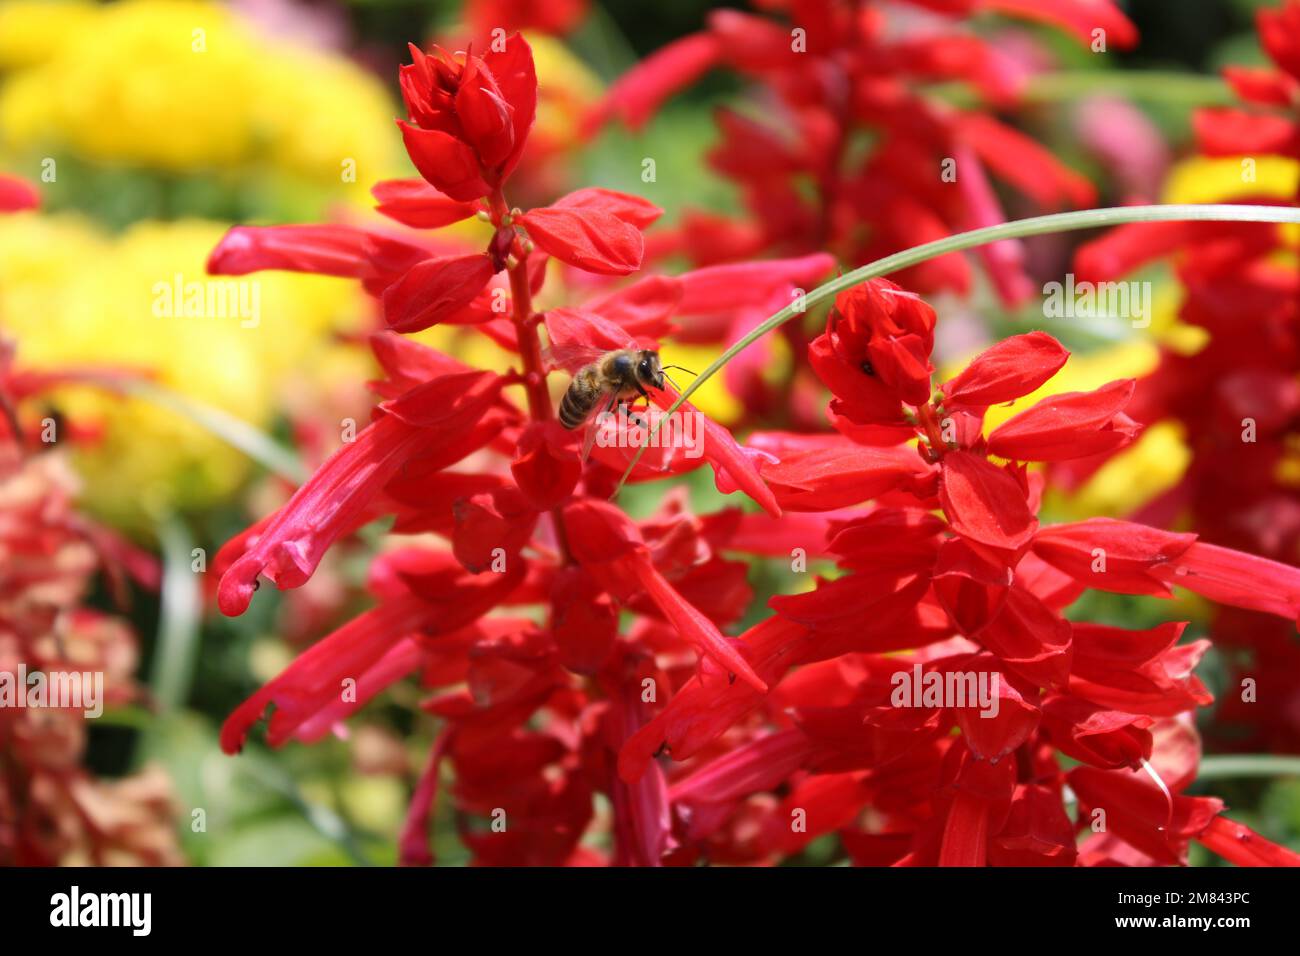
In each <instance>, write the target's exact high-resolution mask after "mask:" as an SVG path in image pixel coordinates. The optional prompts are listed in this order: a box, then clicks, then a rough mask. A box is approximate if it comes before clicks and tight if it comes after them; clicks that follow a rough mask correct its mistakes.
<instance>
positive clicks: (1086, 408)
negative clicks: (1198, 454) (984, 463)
mask: <svg viewBox="0 0 1300 956" xmlns="http://www.w3.org/2000/svg"><path fill="white" fill-rule="evenodd" d="M1135 385H1136V382H1135V381H1134V380H1133V379H1131V378H1130V379H1124V380H1122V381H1118V382H1111V383H1110V384H1108V385H1103V386H1102V387H1101V388H1098V389H1096V390H1095V391H1091V392H1063V393H1061V394H1059V395H1051V396H1048V397H1047V398H1045V399H1043V400H1042V401H1040V402H1038V403H1037V404H1035V405H1034V406H1033V407H1032V408H1028V409H1026V410H1025V411H1023V412H1021V413H1020V414H1018V415H1016V416H1014V417H1012V418H1011V419H1009V420H1008V421H1006V422H1004V423H1003V424H1001V425H999V426H998V427H997V428H996V429H994V430H993V433H992V434H991V435H989V441H988V449H989V453H990V454H994V455H998V456H1000V457H1002V458H1014V459H1017V460H1019V461H1067V460H1069V459H1071V458H1086V457H1088V456H1089V455H1097V454H1101V453H1102V452H1109V451H1114V450H1116V449H1119V448H1123V447H1124V446H1125V445H1127V444H1129V443H1130V442H1132V441H1133V439H1134V438H1135V437H1136V435H1137V431H1138V426H1137V424H1136V423H1135V422H1134V421H1133V420H1132V419H1130V418H1128V417H1127V416H1126V415H1123V414H1121V412H1122V410H1123V409H1124V408H1125V407H1127V406H1128V403H1129V399H1131V398H1132V397H1133V389H1134V387H1135Z"/></svg>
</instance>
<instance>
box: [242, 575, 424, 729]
mask: <svg viewBox="0 0 1300 956" xmlns="http://www.w3.org/2000/svg"><path fill="white" fill-rule="evenodd" d="M437 613H438V612H437V608H434V607H431V606H430V605H428V604H426V603H425V602H423V601H420V600H418V599H417V598H414V597H406V598H399V599H396V600H393V601H388V602H385V603H384V604H381V605H380V606H378V607H376V608H373V609H372V610H369V611H366V612H365V613H364V614H362V615H360V616H358V617H355V618H353V619H352V620H351V621H349V622H348V623H346V624H344V625H343V626H342V627H341V628H339V629H338V630H337V631H335V632H334V633H332V634H330V635H328V636H327V637H324V638H322V639H321V640H320V641H318V642H317V643H315V644H313V645H312V646H311V647H309V648H308V649H307V650H306V651H304V652H303V653H302V654H300V655H299V656H298V657H297V658H296V659H295V660H294V661H293V663H292V664H290V665H289V666H288V667H287V668H285V669H284V670H283V671H282V672H281V673H280V674H279V675H278V676H277V677H275V679H273V680H272V681H271V682H270V683H268V684H267V685H266V686H265V687H263V688H262V689H261V690H259V691H258V692H257V693H255V694H254V695H253V696H252V697H250V698H248V700H246V701H244V702H243V703H242V704H240V705H239V707H237V708H236V709H235V710H234V712H232V713H231V715H230V716H229V717H227V718H226V722H225V723H224V724H222V726H221V749H222V750H224V751H225V752H226V753H238V752H239V751H240V749H242V748H243V746H244V740H245V738H246V737H247V736H248V730H249V728H250V727H252V726H253V724H255V723H257V722H258V721H259V720H261V718H262V713H263V712H264V711H265V710H266V705H267V704H270V703H274V704H275V705H276V709H275V712H274V713H273V714H272V715H271V723H270V728H269V730H268V733H267V740H268V742H269V743H270V744H271V746H273V747H277V746H279V745H280V744H282V743H284V742H285V741H287V740H288V739H289V738H290V737H291V736H292V735H293V734H294V732H295V731H296V730H298V728H299V727H300V726H301V725H302V724H304V723H305V722H307V721H308V720H309V719H310V718H312V717H313V716H314V715H316V714H317V713H319V712H320V711H322V710H324V709H326V708H329V707H331V706H333V705H334V704H335V703H336V702H337V701H338V700H339V699H340V697H341V695H342V693H343V690H344V686H343V681H344V680H345V679H348V678H351V679H353V680H356V679H357V678H359V677H361V676H362V675H364V674H365V673H366V672H367V671H368V670H370V668H371V667H372V666H373V665H375V663H376V662H378V661H379V660H381V659H382V658H383V656H384V655H385V654H386V653H387V652H388V651H389V649H390V648H392V647H393V646H394V645H396V644H397V643H398V642H399V641H401V640H402V639H403V638H404V637H406V636H407V635H409V634H411V633H412V632H413V631H416V630H419V629H420V628H422V627H425V626H426V625H428V624H429V623H430V622H431V621H432V619H433V618H434V617H435V616H436V614H437Z"/></svg>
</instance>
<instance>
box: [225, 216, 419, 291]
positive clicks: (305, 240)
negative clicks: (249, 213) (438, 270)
mask: <svg viewBox="0 0 1300 956" xmlns="http://www.w3.org/2000/svg"><path fill="white" fill-rule="evenodd" d="M431 254H432V253H431V252H430V250H429V249H428V248H426V247H424V246H419V245H416V244H415V243H411V242H405V241H403V240H400V239H393V238H391V237H389V236H385V235H382V234H380V233H375V232H368V231H366V230H364V229H354V228H352V227H351V226H234V227H232V228H231V229H230V231H229V232H227V233H226V234H225V236H223V237H222V239H221V241H220V242H219V243H217V246H216V248H215V249H213V250H212V253H211V254H210V255H209V256H208V273H209V274H211V275H245V274H247V273H249V272H260V271H261V270H263V269H283V270H285V271H288V272H309V273H314V274H317V275H327V276H343V277H345V278H349V279H366V280H379V281H380V282H381V284H382V285H386V284H387V283H388V282H390V281H392V279H395V278H397V276H399V275H400V274H401V273H403V272H405V271H406V270H407V269H409V268H410V267H411V266H413V265H415V264H416V263H417V262H419V261H421V260H422V259H427V258H429V256H430V255H431Z"/></svg>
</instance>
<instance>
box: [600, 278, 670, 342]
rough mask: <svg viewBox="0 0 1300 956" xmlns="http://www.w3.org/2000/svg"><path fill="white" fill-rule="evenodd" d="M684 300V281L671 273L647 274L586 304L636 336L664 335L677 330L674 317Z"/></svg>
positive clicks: (647, 337)
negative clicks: (661, 274)
mask: <svg viewBox="0 0 1300 956" xmlns="http://www.w3.org/2000/svg"><path fill="white" fill-rule="evenodd" d="M681 300H682V283H681V282H680V281H679V280H678V279H675V278H672V277H671V276H647V277H646V278H644V279H640V280H638V281H636V282H634V283H632V284H631V285H629V286H624V287H623V288H621V289H617V290H615V291H614V292H612V293H610V294H609V295H607V296H604V297H602V298H597V299H593V300H592V301H590V302H588V303H587V305H586V306H585V308H586V309H587V310H588V311H590V312H593V313H595V314H596V315H598V316H601V317H602V318H604V319H607V320H608V321H610V322H614V323H616V324H617V325H618V326H620V327H621V328H622V329H623V330H624V331H625V332H627V334H628V335H630V336H632V338H634V339H662V338H665V337H666V336H667V335H668V334H669V333H670V332H672V331H673V324H672V322H671V321H670V320H671V318H672V315H673V313H674V312H675V311H676V310H677V306H678V303H680V302H681Z"/></svg>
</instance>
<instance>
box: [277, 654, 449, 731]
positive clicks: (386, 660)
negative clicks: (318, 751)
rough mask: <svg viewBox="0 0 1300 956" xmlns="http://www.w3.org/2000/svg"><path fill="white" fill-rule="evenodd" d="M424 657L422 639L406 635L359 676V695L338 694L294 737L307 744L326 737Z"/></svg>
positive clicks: (408, 671)
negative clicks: (337, 725)
mask: <svg viewBox="0 0 1300 956" xmlns="http://www.w3.org/2000/svg"><path fill="white" fill-rule="evenodd" d="M423 660H424V649H423V648H421V646H420V645H419V643H418V642H417V641H416V640H415V639H414V638H410V637H408V638H403V639H402V640H401V641H399V642H398V643H397V644H395V645H393V646H392V647H390V648H389V649H388V650H387V652H385V653H384V656H383V657H381V658H380V659H379V660H377V661H375V663H373V664H371V665H370V666H369V667H368V668H366V670H365V672H364V673H362V674H360V675H358V676H356V677H355V680H356V682H357V683H356V688H355V691H356V693H355V697H352V696H349V697H347V698H345V697H344V696H343V694H341V693H340V694H337V695H335V699H334V700H332V701H331V702H330V703H329V704H327V705H326V706H325V707H323V708H321V709H320V710H319V711H317V712H316V713H315V714H314V715H312V716H311V717H310V718H308V719H307V720H304V721H303V722H302V724H301V726H299V727H298V729H297V731H296V732H295V733H294V735H293V737H294V739H295V740H297V741H300V742H301V743H305V744H310V743H315V742H316V741H318V740H320V739H322V738H323V737H324V736H325V735H326V734H328V733H329V732H330V730H331V729H333V727H334V726H335V725H336V724H339V723H341V722H342V721H344V720H346V719H347V718H348V717H350V716H352V715H353V714H355V713H356V712H357V711H358V710H360V709H361V708H362V707H364V706H365V705H366V704H367V703H368V702H369V701H371V700H372V699H373V698H374V697H375V695H377V694H378V693H379V692H380V691H383V690H385V689H386V688H388V687H390V686H392V685H393V684H395V683H397V682H398V681H399V680H401V679H402V678H403V677H405V676H406V675H407V674H410V673H411V672H412V671H414V670H415V669H416V668H417V667H419V666H420V664H421V662H422V661H423Z"/></svg>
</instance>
